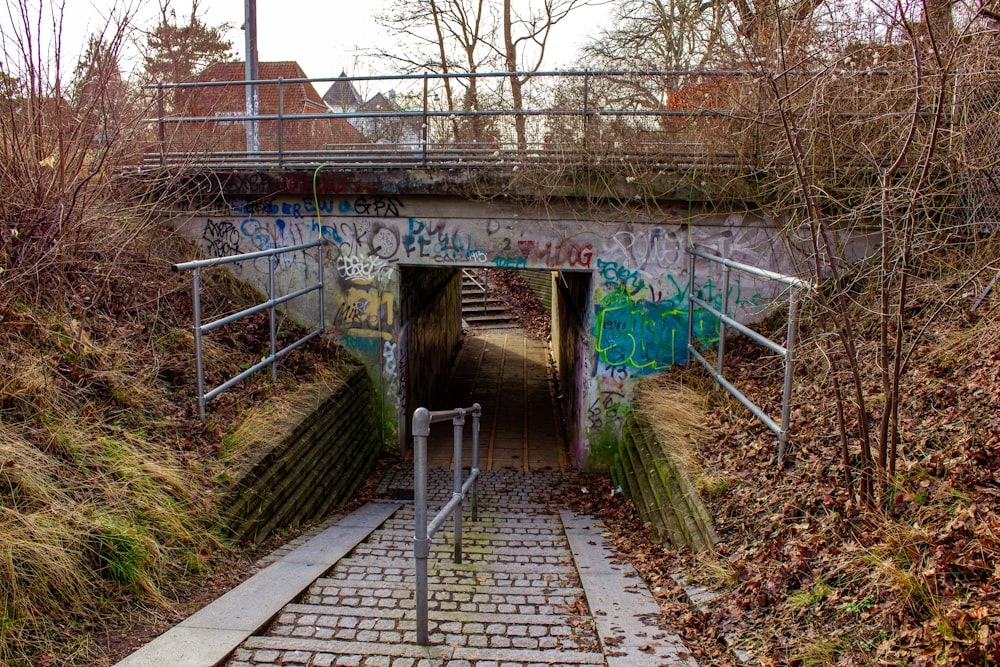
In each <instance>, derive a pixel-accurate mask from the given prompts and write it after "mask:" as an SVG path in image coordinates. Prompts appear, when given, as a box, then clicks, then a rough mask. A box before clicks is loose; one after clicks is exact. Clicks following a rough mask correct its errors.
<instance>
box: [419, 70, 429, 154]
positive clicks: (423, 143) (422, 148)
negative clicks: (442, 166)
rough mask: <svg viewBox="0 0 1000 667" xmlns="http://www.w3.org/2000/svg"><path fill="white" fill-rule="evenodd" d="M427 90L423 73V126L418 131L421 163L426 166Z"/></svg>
mask: <svg viewBox="0 0 1000 667" xmlns="http://www.w3.org/2000/svg"><path fill="white" fill-rule="evenodd" d="M427 90H428V82H427V72H424V115H423V124H422V125H421V131H420V152H421V154H422V157H421V162H422V163H423V164H425V165H426V164H427V132H428V127H427V123H428V117H427Z"/></svg>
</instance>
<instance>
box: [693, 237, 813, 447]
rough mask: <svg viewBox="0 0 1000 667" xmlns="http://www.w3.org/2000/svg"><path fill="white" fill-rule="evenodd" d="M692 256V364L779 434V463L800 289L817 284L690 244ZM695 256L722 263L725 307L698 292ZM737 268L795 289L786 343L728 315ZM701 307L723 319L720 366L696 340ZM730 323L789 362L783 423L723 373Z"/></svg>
mask: <svg viewBox="0 0 1000 667" xmlns="http://www.w3.org/2000/svg"><path fill="white" fill-rule="evenodd" d="M687 252H688V255H689V256H690V265H689V270H688V344H687V350H688V362H687V363H688V364H690V360H691V358H692V357H693V358H694V359H696V360H697V361H698V362H699V363H700V364H701V365H702V366H704V367H705V369H706V370H707V371H708V372H709V373H710V374H711V375H712V377H713V378H714V379H715V382H716V383H717V384H718V385H719V386H720V387H722V388H724V389H725V390H726V391H728V392H729V393H730V394H731V395H732V396H733V397H734V398H736V400H738V401H739V402H740V403H742V404H743V405H744V406H745V407H746V408H747V409H748V410H750V412H752V413H753V415H754V416H755V417H757V418H758V419H760V421H761V422H762V423H763V424H764V425H765V426H767V427H768V428H769V429H770V430H771V431H772V432H774V433H775V434H777V436H778V457H777V461H778V465H779V466H780V465H781V462H782V461H783V460H784V458H785V447H786V444H787V440H788V429H789V423H788V422H789V416H790V414H791V402H792V377H793V375H794V370H795V364H794V350H795V338H796V334H797V332H798V321H799V292H801V291H811V290H813V289H814V287H813V285H812V284H811V283H809V282H807V281H805V280H802V279H800V278H796V277H794V276H786V275H784V274H781V273H775V272H774V271H768V270H767V269H761V268H759V267H756V266H751V265H749V264H741V263H739V262H734V261H733V260H731V259H729V258H726V257H721V256H718V255H712V254H709V253H706V252H703V251H701V250H698V249H697V248H695V247H694V246H689V247H688V249H687ZM695 258H701V259H705V260H708V261H710V262H714V263H716V264H721V265H722V267H723V268H722V274H723V288H722V310H721V311H720V310H719V309H717V308H715V307H714V306H712V305H711V304H709V303H707V302H706V301H705V300H704V299H700V298H698V297H696V296H695V295H694V289H695V287H694V285H695ZM731 269H736V270H737V271H741V272H743V273H748V274H750V275H754V276H758V277H760V278H765V279H767V280H772V281H775V282H779V283H783V284H785V285H788V286H789V287H790V288H791V289H790V290H789V291H788V327H787V330H786V335H785V345H784V346H782V345H781V344H780V343H778V342H776V341H773V340H771V339H770V338H768V337H767V336H764V335H762V334H760V333H758V332H757V331H754V330H753V329H751V328H750V327H748V326H746V325H744V324H742V323H741V322H738V321H736V320H735V319H734V318H732V317H730V316H729V315H728V312H729V278H730V270H731ZM695 306H698V307H700V308H703V309H704V310H706V311H707V312H709V313H711V314H712V315H714V316H715V317H716V318H717V319H718V321H719V344H718V356H717V361H716V364H717V367H716V368H713V367H712V364H710V363H709V362H708V361H707V360H706V359H705V357H703V356H702V355H701V353H700V352H698V347H697V346H696V345H695V339H694V307H695ZM726 326H729V327H732V328H733V329H736V330H737V331H739V332H740V333H742V334H744V335H745V336H747V337H748V338H750V339H751V340H753V341H754V342H755V343H757V344H759V345H762V346H764V347H766V348H768V349H769V350H771V351H773V352H775V353H777V354H778V355H780V356H781V357H782V358H783V359H784V362H785V377H784V387H783V389H782V397H781V422H780V423H779V422H776V421H774V419H772V418H771V417H770V416H769V415H768V414H767V413H765V412H764V411H763V410H762V409H761V408H760V407H759V406H757V404H756V403H754V402H753V401H752V400H751V399H750V398H749V397H747V396H746V395H745V394H744V393H743V392H741V391H740V390H739V389H737V388H736V387H735V386H734V385H733V384H732V383H731V382H729V380H727V379H726V377H725V376H724V374H723V371H722V368H723V358H724V355H725V351H726Z"/></svg>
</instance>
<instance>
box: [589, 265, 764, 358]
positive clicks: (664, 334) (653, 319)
mask: <svg viewBox="0 0 1000 667" xmlns="http://www.w3.org/2000/svg"><path fill="white" fill-rule="evenodd" d="M666 280H668V281H669V282H670V284H671V286H672V288H673V291H674V294H673V296H671V297H670V298H666V299H665V298H663V294H662V292H661V291H659V290H657V289H653V288H650V289H649V290H648V296H644V291H643V289H642V288H643V287H646V285H645V284H644V283H643V284H642V285H639V283H637V282H634V281H632V280H626V281H623V282H620V283H618V287H617V289H615V290H614V291H612V292H610V293H608V294H606V295H603V296H602V297H601V298H600V299H599V300H598V303H597V305H596V307H595V328H594V338H595V348H596V350H597V353H598V355H599V357H600V360H601V361H602V362H603V363H605V364H608V365H610V366H621V365H624V366H626V367H628V368H631V369H634V371H636V372H637V373H639V374H646V373H653V372H657V371H662V370H665V369H667V368H669V367H670V366H673V365H674V364H682V363H684V362H685V361H687V343H688V340H687V336H688V334H687V319H688V300H687V290H688V287H687V285H685V286H684V287H683V288H682V287H681V286H680V285H678V283H677V281H676V280H675V279H674V277H673V276H671V275H669V274H668V275H666ZM695 295H696V296H697V297H699V298H700V299H702V300H703V301H705V302H707V303H710V304H711V305H713V306H714V307H715V308H716V309H717V310H719V311H721V310H722V302H723V295H722V290H721V289H719V288H718V287H717V286H716V285H715V284H713V282H712V280H711V279H710V278H709V279H707V280H706V281H705V283H704V284H702V285H701V286H699V287H697V288H696V290H695ZM760 303H761V298H760V295H759V294H753V295H752V296H750V297H745V296H744V295H743V293H742V286H741V284H740V280H739V278H738V277H737V278H735V279H733V280H732V282H731V284H730V287H729V310H730V313H732V312H733V310H734V309H735V308H737V307H739V306H744V305H754V306H756V305H759V304H760ZM693 318H694V322H693V325H692V330H693V333H694V336H695V338H696V339H699V340H702V341H705V342H706V343H707V344H712V343H714V342H715V341H716V340H717V339H718V320H717V319H716V318H715V317H714V316H713V315H711V314H710V313H709V312H707V311H705V310H703V309H701V308H698V309H695V310H694V313H693Z"/></svg>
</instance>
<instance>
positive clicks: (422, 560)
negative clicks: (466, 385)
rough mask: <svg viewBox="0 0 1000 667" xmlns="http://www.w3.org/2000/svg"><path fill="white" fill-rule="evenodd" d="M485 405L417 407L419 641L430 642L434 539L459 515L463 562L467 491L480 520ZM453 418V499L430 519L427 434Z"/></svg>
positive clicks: (457, 544) (458, 555)
mask: <svg viewBox="0 0 1000 667" xmlns="http://www.w3.org/2000/svg"><path fill="white" fill-rule="evenodd" d="M467 414H469V415H472V466H471V469H470V471H469V476H468V478H467V479H466V480H465V481H464V482H463V481H462V448H463V445H464V443H463V441H462V432H463V430H464V426H465V416H466V415H467ZM481 415H482V407H481V406H480V405H479V403H474V404H473V405H472V407H469V408H455V409H454V410H440V411H435V412H431V411H430V410H428V409H427V408H417V409H416V410H414V411H413V476H414V480H413V487H414V488H413V500H414V505H415V508H414V529H413V558H414V560H415V564H416V585H415V597H416V607H417V643H418V644H420V645H421V646H427V644H428V643H429V640H428V629H427V625H428V622H427V559H428V557H429V556H430V552H431V539H432V538H433V537H434V534H435V533H436V532H437V531H438V530H439V529H440V528H441V526H442V525H443V524H444V522H445V521H446V520H447V519H448V517H449V516H454V517H455V523H454V527H455V535H454V554H453V557H454V561H455V562H456V563H461V562H462V501H463V499H464V498H465V494H466V493H468V492H469V491H470V490H471V491H472V520H473V521H478V520H479V492H478V485H477V480H478V479H479V418H480V416H481ZM449 419H450V420H451V423H452V425H453V426H454V445H455V461H454V468H455V470H454V485H453V488H452V495H451V500H449V501H448V502H447V503H446V504H445V506H444V507H442V508H441V509H440V510H439V511H438V513H437V514H436V515H435V516H434V518H433V519H432V520H431V521H430V523H428V522H427V436H429V435H430V432H431V424H432V423H434V422H440V421H447V420H449Z"/></svg>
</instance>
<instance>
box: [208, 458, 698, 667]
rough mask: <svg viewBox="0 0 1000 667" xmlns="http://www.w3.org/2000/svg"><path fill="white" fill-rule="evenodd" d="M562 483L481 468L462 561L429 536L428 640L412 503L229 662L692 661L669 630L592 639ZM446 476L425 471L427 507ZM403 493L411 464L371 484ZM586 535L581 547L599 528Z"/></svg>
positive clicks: (442, 537) (510, 665) (486, 664)
mask: <svg viewBox="0 0 1000 667" xmlns="http://www.w3.org/2000/svg"><path fill="white" fill-rule="evenodd" d="M562 482H563V477H562V476H561V475H560V474H559V473H524V472H516V471H491V472H486V473H484V476H483V477H482V478H481V481H480V498H481V501H480V515H479V521H477V522H474V523H473V522H471V521H469V519H470V518H471V514H470V512H469V510H468V502H467V503H466V512H465V516H466V526H465V528H466V533H465V542H464V555H465V557H464V560H463V562H462V563H461V564H455V563H454V562H453V561H452V558H451V524H450V523H448V524H446V525H445V526H444V527H443V528H442V530H441V532H439V534H438V535H437V536H436V537H435V540H434V544H433V548H432V556H431V560H430V609H429V618H430V646H429V647H421V646H418V645H416V643H415V638H416V622H415V601H414V597H413V595H414V594H413V579H414V569H413V549H412V535H413V503H412V501H411V502H408V503H404V504H403V506H402V508H401V509H399V510H397V511H396V512H395V513H394V514H393V516H392V517H390V518H389V519H388V520H387V521H386V522H385V523H384V524H382V525H381V526H380V527H379V528H378V529H376V530H375V531H374V532H373V533H371V535H369V537H368V539H367V540H365V541H364V542H362V543H361V544H359V545H358V546H357V547H356V548H355V549H354V550H353V552H351V553H350V554H349V555H348V556H347V557H345V558H343V559H341V560H340V561H339V562H338V563H337V564H336V565H335V566H334V567H333V569H332V570H331V571H329V572H328V573H327V574H326V576H324V577H322V578H320V579H318V580H317V581H316V582H315V583H314V584H313V585H312V586H311V587H310V588H309V589H308V590H307V591H306V592H305V593H304V594H303V595H302V596H301V598H300V599H299V600H298V601H296V602H294V603H293V604H289V605H287V606H286V607H285V608H284V609H283V610H282V612H281V613H280V614H279V615H278V617H277V619H276V620H275V621H274V622H273V623H272V624H271V626H270V627H269V628H268V629H267V631H266V632H264V633H261V634H259V635H257V636H252V637H250V638H249V639H248V640H246V641H245V642H244V643H243V644H242V645H241V646H240V647H239V648H238V649H237V650H236V651H235V652H234V653H233V655H232V658H231V659H230V660H229V662H228V663H227V664H228V665H229V666H230V667H250V666H251V665H252V666H255V667H260V666H265V665H267V666H270V665H314V666H329V665H359V666H376V665H380V666H384V667H411V666H413V667H415V666H418V665H419V666H421V667H430V666H432V665H433V666H437V665H447V666H448V667H460V666H476V667H515V666H521V665H623V666H624V665H642V664H645V665H660V664H662V665H694V664H695V663H694V661H693V660H691V659H690V658H688V657H687V654H686V652H685V650H684V648H683V646H681V645H680V642H679V639H678V638H677V637H676V636H673V635H669V634H668V633H666V632H664V631H662V630H660V629H658V628H655V627H650V628H649V630H648V632H641V633H639V634H641V635H643V638H644V639H643V642H644V646H643V650H644V651H645V652H644V653H639V654H636V653H635V652H634V651H633V652H631V653H629V652H628V651H627V650H618V649H619V647H621V644H622V641H623V640H624V639H625V637H624V636H616V635H615V633H625V632H626V631H625V630H624V629H623V628H616V627H610V629H608V630H607V634H608V635H610V636H606V637H602V636H601V635H602V631H601V628H600V627H599V626H600V625H601V623H595V619H594V616H593V615H592V614H591V610H590V609H589V608H588V599H587V595H586V593H585V590H584V587H583V586H582V584H581V579H580V576H579V575H578V572H577V567H576V564H575V562H574V556H573V552H572V551H571V549H570V543H569V540H568V539H567V536H566V530H565V528H564V525H563V520H562V519H561V518H560V514H559V513H558V511H556V510H555V509H552V508H550V507H548V506H547V504H546V500H547V499H548V498H549V497H550V496H551V494H552V493H553V492H554V491H555V490H557V489H558V488H559V487H560V485H561V484H562ZM450 483H451V473H450V472H448V471H446V470H434V471H431V484H430V485H429V486H430V489H431V492H430V506H431V514H432V515H433V513H434V512H435V511H436V508H437V507H440V506H441V505H443V504H444V502H445V501H446V500H447V499H448V498H449V497H450ZM407 489H412V472H410V471H408V470H403V471H401V472H400V473H399V474H398V475H397V476H396V477H394V478H392V479H388V480H386V481H385V482H383V485H382V489H381V491H382V492H383V493H385V494H387V495H390V496H391V495H397V496H399V495H405V491H406V490H407ZM401 492H402V493H401ZM594 537H595V540H593V541H590V542H589V543H590V544H596V540H599V539H600V534H599V533H597V532H595V536H594ZM609 567H611V565H610V561H609ZM616 569H617V568H616ZM633 581H636V580H633ZM632 587H633V588H634V584H633V586H632ZM619 593H620V596H621V597H622V598H627V597H628V596H627V594H626V593H625V592H623V591H619ZM627 602H628V601H627V600H625V602H624V603H623V604H625V603H627ZM590 603H591V604H594V602H593V600H591V601H590ZM601 604H602V606H609V607H610V606H617V605H618V604H619V603H618V602H617V601H608V600H605V601H604V602H603V603H601ZM625 606H626V607H628V605H627V604H625ZM600 613H601V614H604V613H606V612H604V611H600ZM623 625H624V623H623ZM602 646H603V648H602ZM651 646H655V647H656V649H655V650H654V649H653V648H651ZM637 655H638V658H637V657H636V656H637Z"/></svg>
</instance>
